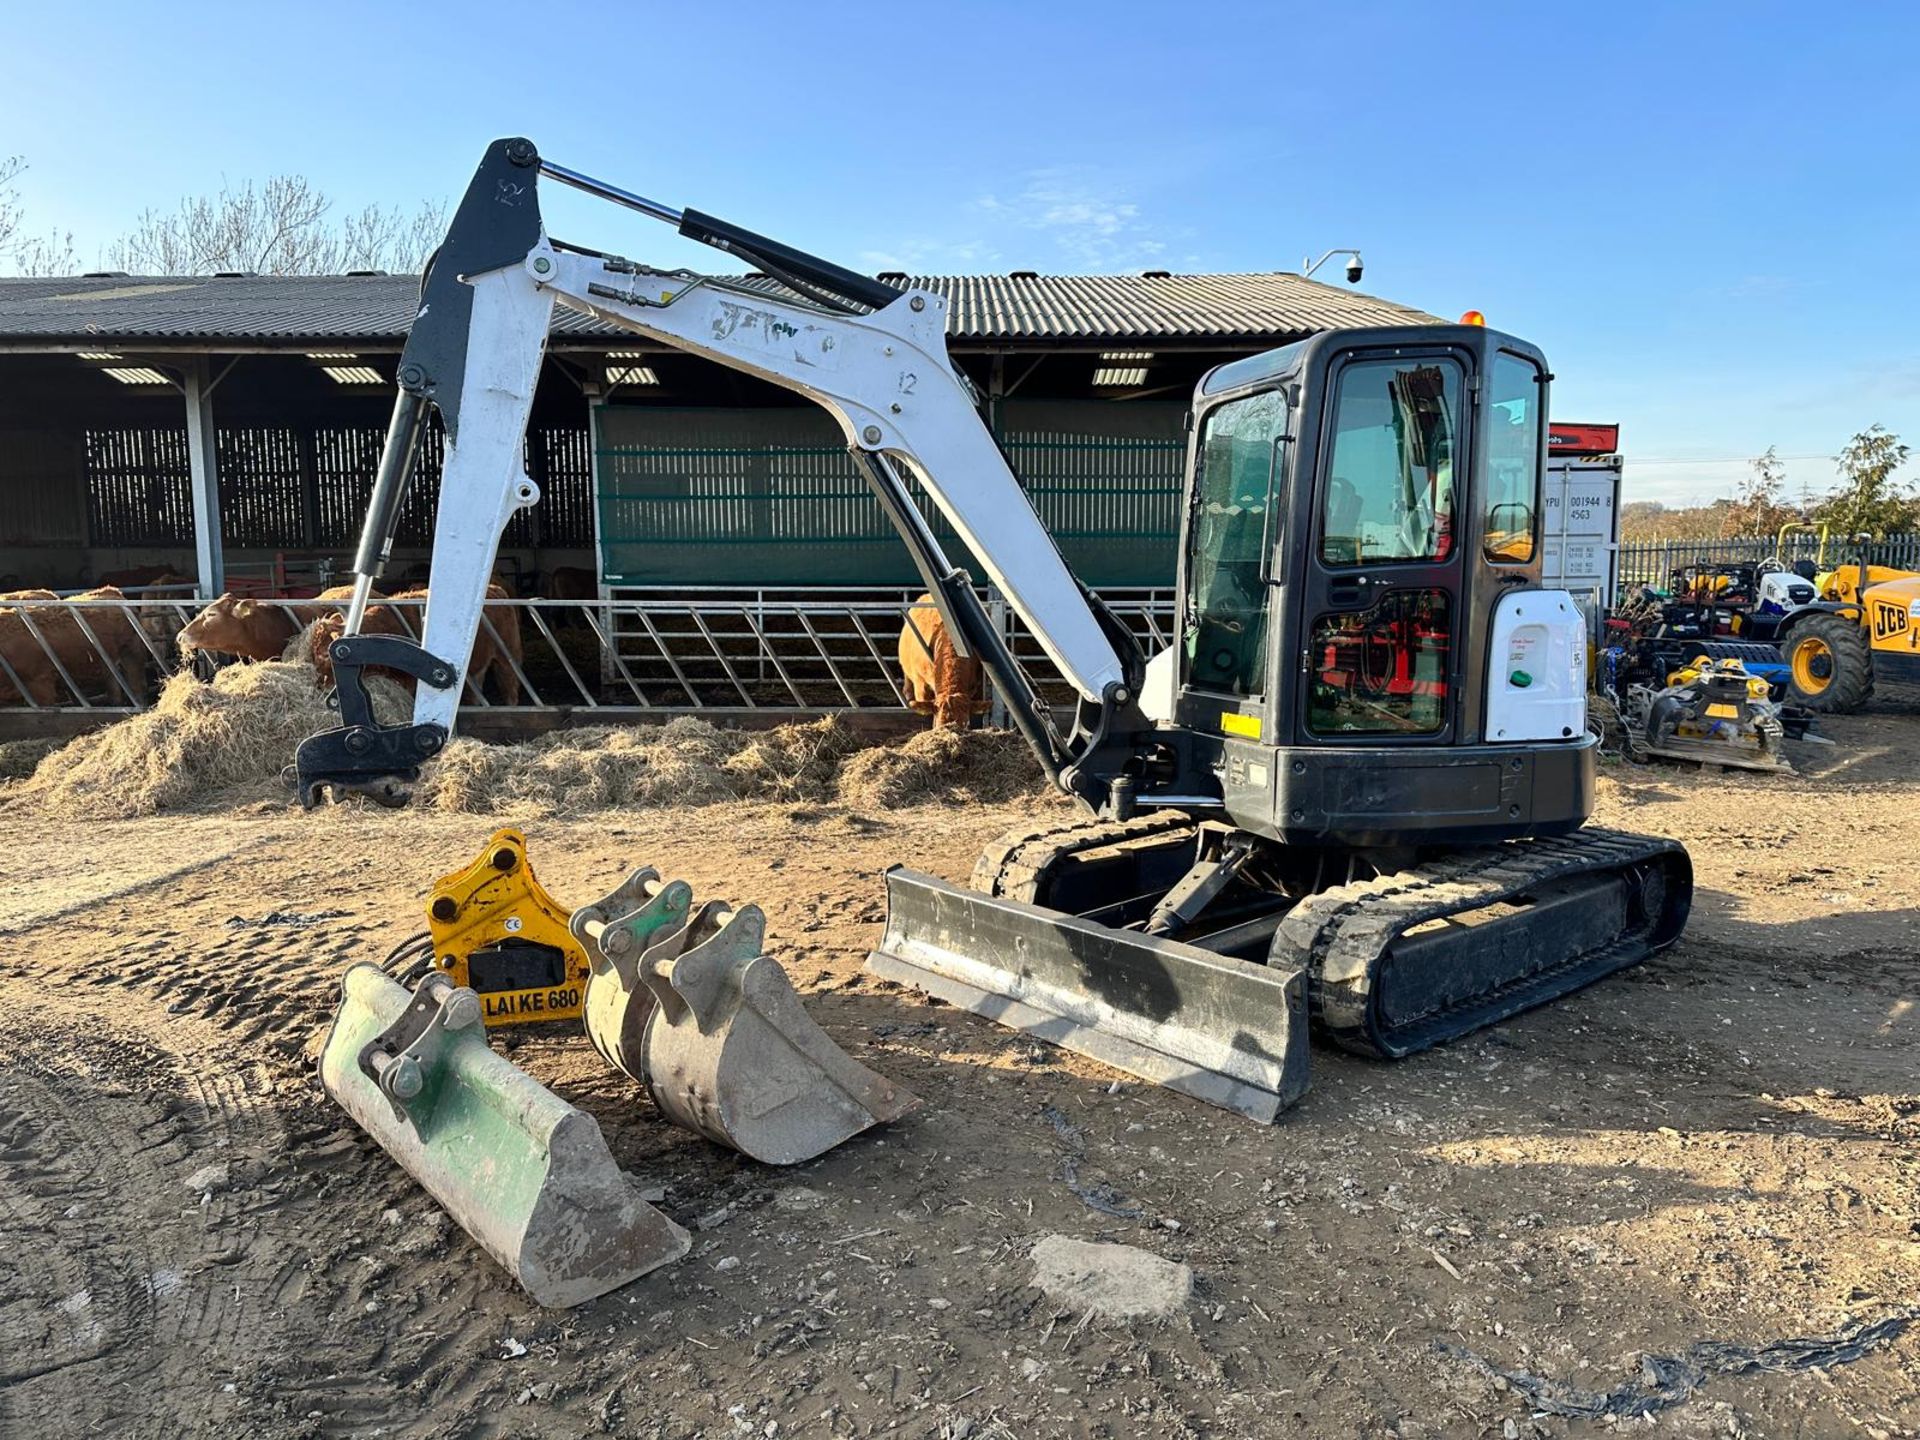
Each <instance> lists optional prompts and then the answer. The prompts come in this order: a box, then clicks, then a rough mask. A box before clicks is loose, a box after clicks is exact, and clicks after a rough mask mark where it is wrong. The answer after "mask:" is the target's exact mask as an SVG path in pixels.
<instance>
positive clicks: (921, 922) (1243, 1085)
mask: <svg viewBox="0 0 1920 1440" xmlns="http://www.w3.org/2000/svg"><path fill="white" fill-rule="evenodd" d="M867 968H868V969H870V970H872V971H873V973H874V974H876V975H878V976H880V977H882V978H883V979H887V980H895V981H898V982H899V983H900V984H902V985H910V986H912V987H913V988H915V989H917V990H923V991H925V992H926V993H927V994H929V995H934V996H938V997H939V998H940V999H942V1000H946V1001H948V1002H950V1003H951V1004H954V1005H958V1006H961V1007H962V1008H964V1009H967V1010H971V1011H972V1012H973V1013H974V1014H976V1015H984V1016H986V1017H987V1018H988V1019H989V1020H997V1021H999V1022H1000V1023H1001V1024H1002V1025H1009V1026H1011V1027H1013V1028H1014V1029H1016V1030H1020V1031H1024V1032H1025V1033H1027V1034H1029V1035H1032V1036H1034V1037H1036V1038H1037V1039H1041V1040H1046V1041H1049V1042H1051V1043H1053V1044H1055V1045H1062V1046H1065V1047H1066V1048H1067V1049H1069V1050H1075V1051H1078V1052H1079V1053H1080V1054H1082V1055H1086V1056H1089V1057H1091V1058H1092V1059H1095V1060H1098V1061H1101V1062H1102V1063H1103V1064H1107V1065H1111V1066H1113V1067H1114V1068H1115V1069H1117V1070H1124V1071H1126V1072H1127V1073H1128V1074H1130V1075H1137V1076H1139V1077H1140V1078H1141V1079H1143V1080H1150V1081H1152V1082H1153V1083H1154V1084H1156V1085H1165V1086H1167V1087H1168V1088H1169V1089H1173V1090H1178V1091H1180V1092H1182V1093H1183V1094H1187V1095H1191V1096H1193V1097H1194V1098H1195V1099H1198V1100H1205V1101H1207V1102H1208V1103H1209V1104H1213V1105H1219V1106H1223V1107H1224V1108H1226V1109H1228V1110H1237V1111H1239V1112H1240V1113H1241V1114H1242V1115H1247V1116H1250V1117H1252V1118H1253V1119H1255V1120H1260V1121H1263V1122H1267V1123H1271V1122H1272V1121H1273V1119H1274V1118H1275V1117H1276V1116H1277V1115H1278V1114H1279V1113H1280V1111H1281V1110H1283V1109H1285V1108H1286V1107H1288V1106H1289V1105H1292V1104H1293V1103H1294V1102H1295V1101H1297V1100H1298V1099H1299V1098H1300V1097H1301V1096H1302V1095H1304V1094H1305V1093H1306V1090H1307V1010H1306V988H1305V980H1304V976H1303V972H1302V971H1301V970H1299V969H1298V968H1289V967H1280V966H1268V965H1253V964H1249V963H1248V962H1246V961H1244V960H1236V959H1233V958H1231V957H1229V956H1225V955H1216V954H1214V953H1212V952H1211V951H1207V950H1202V949H1199V948H1198V947H1196V946H1193V945H1185V944H1182V943H1180V942H1179V941H1177V940H1163V939H1157V938H1153V937H1150V936H1147V935H1143V934H1140V933H1138V932H1136V931H1132V930H1118V929H1114V928H1112V927H1110V926H1106V925H1101V924H1097V923H1095V922H1093V921H1089V920H1083V919H1081V918H1079V917H1078V916H1074V915H1067V914H1063V913H1061V912H1060V911H1057V910H1047V909H1043V908H1042V907H1040V906H1038V905H1026V904H1022V903H1021V902H1020V901H1017V900H1006V899H1001V898H998V897H996V896H990V895H983V894H981V893H979V892H978V891H974V890H967V889H962V888H961V887H960V886H958V885H950V884H948V883H947V882H946V881H944V880H938V879H935V878H934V877H933V876H931V875H922V874H919V873H917V872H915V871H912V870H907V869H903V868H900V867H898V866H896V867H895V868H893V869H891V870H889V871H888V872H887V925H886V930H885V932H884V934H883V935H882V936H881V939H880V946H879V948H878V949H876V950H874V951H873V952H872V953H871V954H870V955H869V956H868V957H867Z"/></svg>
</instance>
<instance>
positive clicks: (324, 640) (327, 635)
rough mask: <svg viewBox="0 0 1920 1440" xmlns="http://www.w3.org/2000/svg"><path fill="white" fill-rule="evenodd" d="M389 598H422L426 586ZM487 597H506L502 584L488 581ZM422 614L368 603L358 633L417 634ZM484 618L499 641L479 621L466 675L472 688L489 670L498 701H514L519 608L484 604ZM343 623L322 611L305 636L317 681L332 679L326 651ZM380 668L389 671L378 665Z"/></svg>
mask: <svg viewBox="0 0 1920 1440" xmlns="http://www.w3.org/2000/svg"><path fill="white" fill-rule="evenodd" d="M393 598H394V599H395V600H425V599H426V598H427V591H426V589H425V588H424V587H423V588H419V589H414V590H402V591H401V592H400V593H399V594H398V595H395V596H394V597H393ZM487 598H488V599H489V600H505V599H507V598H509V597H508V595H507V592H506V588H505V587H504V586H502V585H498V584H493V585H489V586H487ZM423 614H424V612H423V611H422V610H421V609H419V608H417V607H414V606H407V607H405V611H404V614H403V611H402V609H401V608H400V607H395V606H391V605H369V606H368V607H367V613H366V614H365V615H364V616H362V617H361V623H360V633H361V634H363V635H407V636H410V637H412V638H414V639H418V638H419V632H420V626H421V623H422V616H423ZM486 617H487V619H488V621H489V622H491V624H492V626H493V630H494V631H495V632H497V633H498V634H499V636H500V643H499V644H498V645H496V644H495V643H494V639H493V634H492V633H489V631H488V629H487V626H486V625H482V626H481V627H480V630H479V633H478V634H476V635H475V636H474V637H473V653H472V654H471V655H470V656H468V658H467V674H468V675H469V676H470V677H471V678H472V680H473V684H474V688H476V689H479V688H481V687H483V686H484V685H485V684H486V680H487V676H488V675H489V674H491V675H492V676H493V678H494V681H495V683H496V684H497V685H498V687H499V692H500V703H501V704H503V705H518V704H519V703H520V677H519V676H518V675H517V674H515V673H514V665H518V664H520V663H521V662H522V660H523V659H524V657H525V651H524V649H523V648H522V646H521V643H520V615H519V612H518V611H517V610H516V609H515V608H514V607H513V606H511V605H489V606H487V607H486ZM346 623H347V622H346V616H344V615H342V614H339V613H338V612H336V613H334V614H332V615H327V616H323V617H322V618H321V619H320V620H319V621H318V622H317V623H316V624H315V625H314V627H313V630H312V633H311V637H310V641H309V643H310V644H311V646H312V654H313V668H314V670H315V671H317V672H318V673H319V676H320V683H321V684H322V685H323V686H327V685H332V684H333V659H332V657H331V656H330V655H328V653H327V651H328V650H329V649H330V648H331V647H332V645H333V642H334V641H336V640H338V639H339V638H340V636H341V633H342V632H343V631H344V630H345V629H346ZM508 656H512V657H513V664H509V663H508V662H507V657H508ZM380 673H382V674H390V673H392V672H388V671H384V670H383V671H380ZM393 678H394V679H396V680H398V681H400V682H401V683H402V684H403V685H405V686H406V687H407V688H408V689H409V690H411V689H412V688H413V681H412V680H411V679H409V678H408V677H406V676H402V675H398V674H394V675H393Z"/></svg>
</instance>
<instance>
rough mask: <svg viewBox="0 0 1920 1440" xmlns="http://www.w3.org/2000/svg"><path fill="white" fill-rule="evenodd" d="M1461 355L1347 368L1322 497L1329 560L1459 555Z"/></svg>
mask: <svg viewBox="0 0 1920 1440" xmlns="http://www.w3.org/2000/svg"><path fill="white" fill-rule="evenodd" d="M1464 383H1465V382H1464V378H1463V375H1462V372H1461V367H1460V365H1459V363H1458V362H1457V361H1454V360H1449V359H1445V358H1440V357H1433V358H1425V359H1418V360H1368V361H1362V362H1360V363H1358V364H1354V365H1349V366H1347V367H1346V368H1345V369H1344V370H1342V371H1341V372H1340V379H1339V381H1338V385H1337V388H1336V391H1335V397H1334V411H1333V445H1332V456H1331V461H1330V464H1329V469H1328V474H1327V485H1326V493H1325V495H1324V497H1323V499H1322V502H1321V516H1320V558H1321V559H1322V560H1324V561H1325V562H1326V563H1327V564H1329V565H1367V564H1379V563H1382V562H1394V561H1401V562H1405V561H1430V562H1435V563H1438V562H1440V561H1444V560H1446V559H1447V558H1448V557H1449V556H1450V555H1451V554H1452V553H1453V528H1454V486H1455V483H1456V471H1455V466H1456V464H1457V462H1458V460H1459V455H1458V450H1459V444H1460V414H1461V406H1460V392H1461V389H1462V386H1463V385H1464Z"/></svg>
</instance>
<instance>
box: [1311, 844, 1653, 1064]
mask: <svg viewBox="0 0 1920 1440" xmlns="http://www.w3.org/2000/svg"><path fill="white" fill-rule="evenodd" d="M1674 855H1678V856H1679V857H1681V863H1682V864H1683V865H1684V864H1685V863H1686V861H1685V856H1686V851H1685V850H1684V849H1683V848H1682V847H1681V846H1679V845H1677V844H1675V843H1674V842H1672V841H1670V840H1658V839H1653V838H1650V837H1648V836H1643V835H1629V834H1625V833H1623V832H1620V831H1614V830H1599V829H1585V830H1581V831H1578V832H1576V833H1575V834H1572V835H1565V836H1560V837H1558V838H1555V839H1549V840H1534V841H1526V842H1517V843H1512V844H1507V845H1500V846H1493V847H1489V848H1487V849H1485V850H1476V851H1470V852H1465V853H1462V854H1458V855H1450V856H1447V857H1444V858H1442V859H1439V860H1436V861H1433V862H1431V863H1429V864H1427V865H1423V866H1419V867H1416V868H1414V869H1410V870H1403V871H1400V872H1398V873H1397V874H1393V875H1384V876H1380V877H1378V878H1377V879H1373V880H1363V881H1356V882H1354V883H1352V884H1348V885H1338V886H1335V887H1333V888H1331V889H1328V890H1323V891H1321V892H1320V893H1319V894H1317V895H1313V896H1310V897H1308V898H1307V899H1305V900H1303V901H1301V902H1300V904H1298V905H1297V906H1295V907H1294V908H1293V910H1291V911H1290V912H1289V913H1288V915H1287V918H1286V919H1285V920H1283V921H1282V922H1281V925H1280V931H1279V933H1278V934H1277V935H1276V936H1275V937H1274V947H1275V953H1276V954H1278V953H1281V952H1282V947H1286V949H1288V950H1291V951H1292V953H1293V958H1294V959H1295V960H1296V961H1297V962H1298V963H1300V964H1303V965H1304V966H1306V969H1307V975H1308V992H1307V993H1308V1007H1309V1013H1310V1015H1311V1016H1312V1018H1313V1020H1314V1021H1315V1022H1316V1024H1318V1025H1319V1027H1320V1028H1321V1030H1322V1031H1323V1033H1325V1034H1326V1035H1327V1037H1328V1038H1329V1039H1332V1040H1333V1041H1335V1042H1336V1043H1338V1044H1339V1045H1341V1046H1342V1047H1343V1048H1346V1049H1349V1050H1353V1051H1356V1052H1358V1053H1360V1054H1363V1055H1374V1056H1380V1057H1383V1058H1391V1057H1394V1056H1399V1055H1405V1054H1410V1053H1412V1052H1413V1051H1414V1050H1421V1049H1425V1048H1427V1047H1428V1046H1430V1045H1434V1044H1439V1043H1441V1042H1443V1041H1446V1040H1450V1039H1453V1038H1455V1037H1456V1036H1458V1035H1462V1034H1465V1033H1467V1032H1469V1031H1471V1030H1475V1029H1478V1028H1480V1027H1481V1026H1483V1025H1487V1024H1491V1023H1494V1022H1496V1021H1498V1020H1501V1019H1504V1018H1506V1017H1507V1016H1508V1015H1512V1014H1517V1013H1518V1012H1519V1011H1521V1010H1525V1009H1529V1008H1531V1007H1532V1006H1534V1005H1537V1004H1540V1003H1542V1002H1544V1001H1546V1000H1550V999H1554V998H1556V997H1557V996H1559V995H1561V994H1564V993H1567V992H1568V991H1571V990H1573V989H1577V988H1579V986H1581V985H1584V984H1586V983H1588V982H1589V981H1591V980H1595V979H1598V978H1600V976H1602V975H1605V974H1608V973H1611V972H1612V971H1615V970H1620V969H1624V968H1626V967H1627V966H1629V965H1632V964H1636V963H1638V962H1639V961H1640V960H1643V959H1645V958H1646V957H1647V956H1648V955H1650V954H1652V953H1653V952H1654V951H1656V950H1659V949H1663V948H1665V946H1667V945H1669V944H1671V943H1673V941H1674V940H1675V939H1677V938H1679V933H1680V929H1681V925H1680V924H1670V925H1663V923H1662V922H1663V921H1665V920H1666V919H1667V915H1661V916H1654V917H1649V918H1648V920H1647V922H1646V923H1645V924H1643V925H1641V926H1640V927H1639V928H1638V929H1636V930H1634V931H1630V932H1628V933H1627V934H1625V935H1623V936H1621V937H1620V938H1619V939H1617V940H1615V941H1614V942H1613V943H1612V944H1610V945H1607V946H1603V947H1601V948H1600V949H1599V950H1597V951H1588V952H1585V953H1583V954H1580V955H1576V956H1574V957H1572V958H1571V959H1569V960H1567V961H1565V962H1564V963H1562V964H1560V965H1558V966H1555V967H1553V968H1551V969H1549V970H1541V971H1533V972H1530V973H1528V974H1527V975H1525V976H1520V977H1516V978H1515V980H1514V981H1512V982H1511V983H1510V984H1508V985H1506V986H1504V987H1502V988H1501V989H1499V990H1494V991H1488V992H1482V993H1481V994H1479V995H1475V996H1471V997H1469V998H1467V999H1464V1000H1462V1001H1460V1002H1459V1003H1457V1004H1456V1005H1454V1006H1453V1007H1451V1008H1449V1009H1448V1010H1444V1011H1441V1012H1438V1013H1437V1014H1435V1015H1432V1016H1429V1017H1425V1018H1423V1020H1422V1021H1421V1024H1420V1030H1419V1034H1418V1035H1417V1036H1416V1037H1413V1039H1412V1040H1411V1041H1410V1042H1408V1043H1402V1042H1400V1041H1396V1040H1395V1039H1394V1037H1393V1036H1391V1035H1388V1036H1385V1037H1382V1036H1379V1035H1377V1034H1376V1033H1375V1031H1374V1029H1373V1026H1372V1024H1371V1022H1370V1001H1371V996H1372V988H1373V985H1374V983H1375V980H1376V978H1377V976H1378V974H1379V967H1380V964H1381V961H1382V960H1383V958H1384V957H1385V955H1386V952H1387V950H1388V948H1389V947H1390V946H1391V945H1392V943H1393V941H1394V940H1395V939H1396V938H1397V937H1399V936H1400V935H1403V934H1405V933H1406V932H1407V931H1408V930H1409V929H1411V928H1412V927H1414V926H1416V925H1420V924H1423V923H1424V922H1426V921H1429V920H1437V919H1441V918H1443V917H1445V916H1448V915H1455V914H1461V913H1464V912H1467V911H1471V910H1477V909H1481V908H1483V907H1485V906H1488V905H1494V904H1498V903H1499V902H1500V901H1502V900H1507V899H1511V898H1513V897H1515V896H1517V895H1522V894H1525V893H1526V892H1527V891H1528V890H1531V889H1533V888H1534V887H1536V886H1539V885H1543V884H1549V883H1551V882H1553V881H1556V880H1564V879H1572V878H1575V877H1578V876H1579V875H1581V874H1591V873H1593V872H1595V871H1606V870H1621V869H1625V868H1627V867H1629V866H1632V865H1636V864H1644V863H1646V862H1649V861H1654V862H1658V861H1661V860H1662V859H1663V857H1669V856H1674ZM1687 894H1688V892H1687V890H1686V889H1685V888H1682V889H1680V890H1678V891H1674V890H1670V891H1669V894H1668V915H1670V914H1671V912H1672V910H1673V909H1674V907H1675V906H1679V905H1684V904H1685V903H1686V900H1687ZM1679 919H1680V921H1681V922H1682V923H1684V920H1685V912H1684V910H1682V911H1681V913H1680V915H1679ZM1663 930H1665V931H1667V932H1669V933H1665V934H1663V933H1662V932H1663ZM1463 938H1466V937H1463ZM1503 1001H1505V1002H1506V1003H1505V1004H1503V1003H1502V1002H1503ZM1449 1017H1454V1018H1456V1019H1457V1020H1458V1022H1459V1023H1457V1024H1456V1025H1455V1026H1452V1027H1449V1026H1447V1025H1446V1023H1445V1022H1446V1020H1447V1019H1448V1018H1449ZM1383 1042H1384V1043H1383Z"/></svg>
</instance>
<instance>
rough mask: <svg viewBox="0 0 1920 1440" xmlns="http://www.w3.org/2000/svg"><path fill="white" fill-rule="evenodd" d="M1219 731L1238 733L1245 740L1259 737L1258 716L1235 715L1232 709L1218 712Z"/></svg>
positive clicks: (1222, 732)
mask: <svg viewBox="0 0 1920 1440" xmlns="http://www.w3.org/2000/svg"><path fill="white" fill-rule="evenodd" d="M1220 733H1221V734H1222V735H1238V736H1240V737H1242V738H1243V739H1246V740H1258V739H1259V738H1260V717H1259V716H1258V715H1236V714H1234V713H1233V712H1232V711H1226V710H1223V711H1222V712H1221V713H1220Z"/></svg>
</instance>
